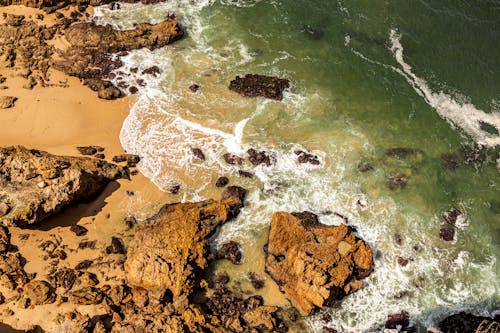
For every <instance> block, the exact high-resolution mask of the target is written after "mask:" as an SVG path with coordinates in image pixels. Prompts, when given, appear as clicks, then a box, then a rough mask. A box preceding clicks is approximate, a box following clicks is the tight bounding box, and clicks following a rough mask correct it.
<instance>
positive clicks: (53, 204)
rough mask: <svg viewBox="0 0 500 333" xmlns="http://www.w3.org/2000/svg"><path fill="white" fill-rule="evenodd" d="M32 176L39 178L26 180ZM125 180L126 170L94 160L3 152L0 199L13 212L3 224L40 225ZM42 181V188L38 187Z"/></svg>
mask: <svg viewBox="0 0 500 333" xmlns="http://www.w3.org/2000/svg"><path fill="white" fill-rule="evenodd" d="M33 173H36V174H38V175H39V177H36V178H30V177H27V176H28V175H29V174H33ZM122 177H127V171H126V170H125V169H123V168H122V167H120V166H117V165H115V164H111V163H108V162H105V161H102V160H98V159H94V158H88V157H69V156H57V155H52V154H49V153H47V152H44V151H40V150H35V149H31V150H30V149H27V148H25V147H22V146H15V147H7V148H0V197H2V198H4V199H3V201H6V202H9V205H10V208H11V209H10V212H9V213H8V214H6V215H4V216H1V217H0V222H1V223H3V224H4V225H16V226H26V225H29V224H33V223H38V222H40V221H42V220H43V219H45V218H47V217H48V216H51V215H53V214H55V213H58V212H59V211H60V210H61V209H63V208H65V207H67V206H70V205H73V204H76V203H80V202H88V201H90V200H92V199H93V198H95V197H96V196H97V195H98V194H100V193H101V191H102V190H103V189H104V187H105V186H106V185H107V184H108V183H109V182H110V181H112V180H115V179H118V178H122ZM27 178H28V179H29V180H27ZM40 179H43V180H42V182H43V183H44V186H43V187H41V186H37V184H38V183H40V182H41V181H40Z"/></svg>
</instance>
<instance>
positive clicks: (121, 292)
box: [108, 285, 132, 305]
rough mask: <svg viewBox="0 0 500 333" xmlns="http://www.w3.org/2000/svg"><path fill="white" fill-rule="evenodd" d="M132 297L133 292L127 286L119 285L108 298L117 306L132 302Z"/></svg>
mask: <svg viewBox="0 0 500 333" xmlns="http://www.w3.org/2000/svg"><path fill="white" fill-rule="evenodd" d="M131 295H132V294H131V290H130V288H129V286H127V285H117V286H114V287H112V288H111V289H110V290H109V291H108V297H109V298H110V299H111V301H112V302H113V303H114V304H115V305H119V304H120V303H122V302H123V303H126V301H130V300H131V299H132V297H131Z"/></svg>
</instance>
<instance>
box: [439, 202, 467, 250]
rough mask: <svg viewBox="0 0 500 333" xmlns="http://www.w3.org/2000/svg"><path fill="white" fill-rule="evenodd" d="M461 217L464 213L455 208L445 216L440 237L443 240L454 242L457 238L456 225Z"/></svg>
mask: <svg viewBox="0 0 500 333" xmlns="http://www.w3.org/2000/svg"><path fill="white" fill-rule="evenodd" d="M461 215H462V212H460V211H459V210H458V209H455V208H453V209H451V210H450V211H449V212H447V213H446V214H445V215H444V216H443V219H444V223H443V224H442V225H441V229H439V237H440V238H441V239H442V240H444V241H447V242H451V241H453V239H454V238H455V225H456V223H457V220H458V218H459V217H460V216H461Z"/></svg>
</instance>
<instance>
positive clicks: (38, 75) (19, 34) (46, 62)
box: [0, 14, 59, 86]
mask: <svg viewBox="0 0 500 333" xmlns="http://www.w3.org/2000/svg"><path fill="white" fill-rule="evenodd" d="M5 20H6V23H4V24H0V60H1V61H3V64H4V65H5V66H6V67H8V68H12V67H18V68H19V70H18V72H17V74H18V75H19V76H22V77H24V78H28V77H30V78H31V79H32V81H30V82H31V84H30V85H31V86H33V85H34V84H36V83H40V84H42V85H44V84H45V81H47V80H48V77H47V71H48V69H49V68H50V58H51V56H52V55H53V53H54V48H53V47H52V46H50V45H48V44H47V42H46V41H47V40H49V39H52V38H53V37H54V35H55V33H56V32H57V31H58V29H59V26H58V25H54V26H51V27H45V26H39V25H38V24H36V23H35V22H33V21H26V20H24V17H22V19H20V18H19V17H17V18H16V17H15V16H14V15H9V14H6V15H5Z"/></svg>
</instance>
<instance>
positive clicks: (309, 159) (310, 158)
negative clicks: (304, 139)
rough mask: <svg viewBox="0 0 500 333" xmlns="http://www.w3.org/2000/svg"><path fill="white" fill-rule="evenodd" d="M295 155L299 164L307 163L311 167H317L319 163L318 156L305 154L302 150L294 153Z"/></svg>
mask: <svg viewBox="0 0 500 333" xmlns="http://www.w3.org/2000/svg"><path fill="white" fill-rule="evenodd" d="M294 153H295V155H297V156H298V157H297V160H298V161H299V163H309V164H312V165H319V164H320V161H319V158H318V156H316V155H313V154H310V153H308V152H305V151H303V150H296V151H294Z"/></svg>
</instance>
